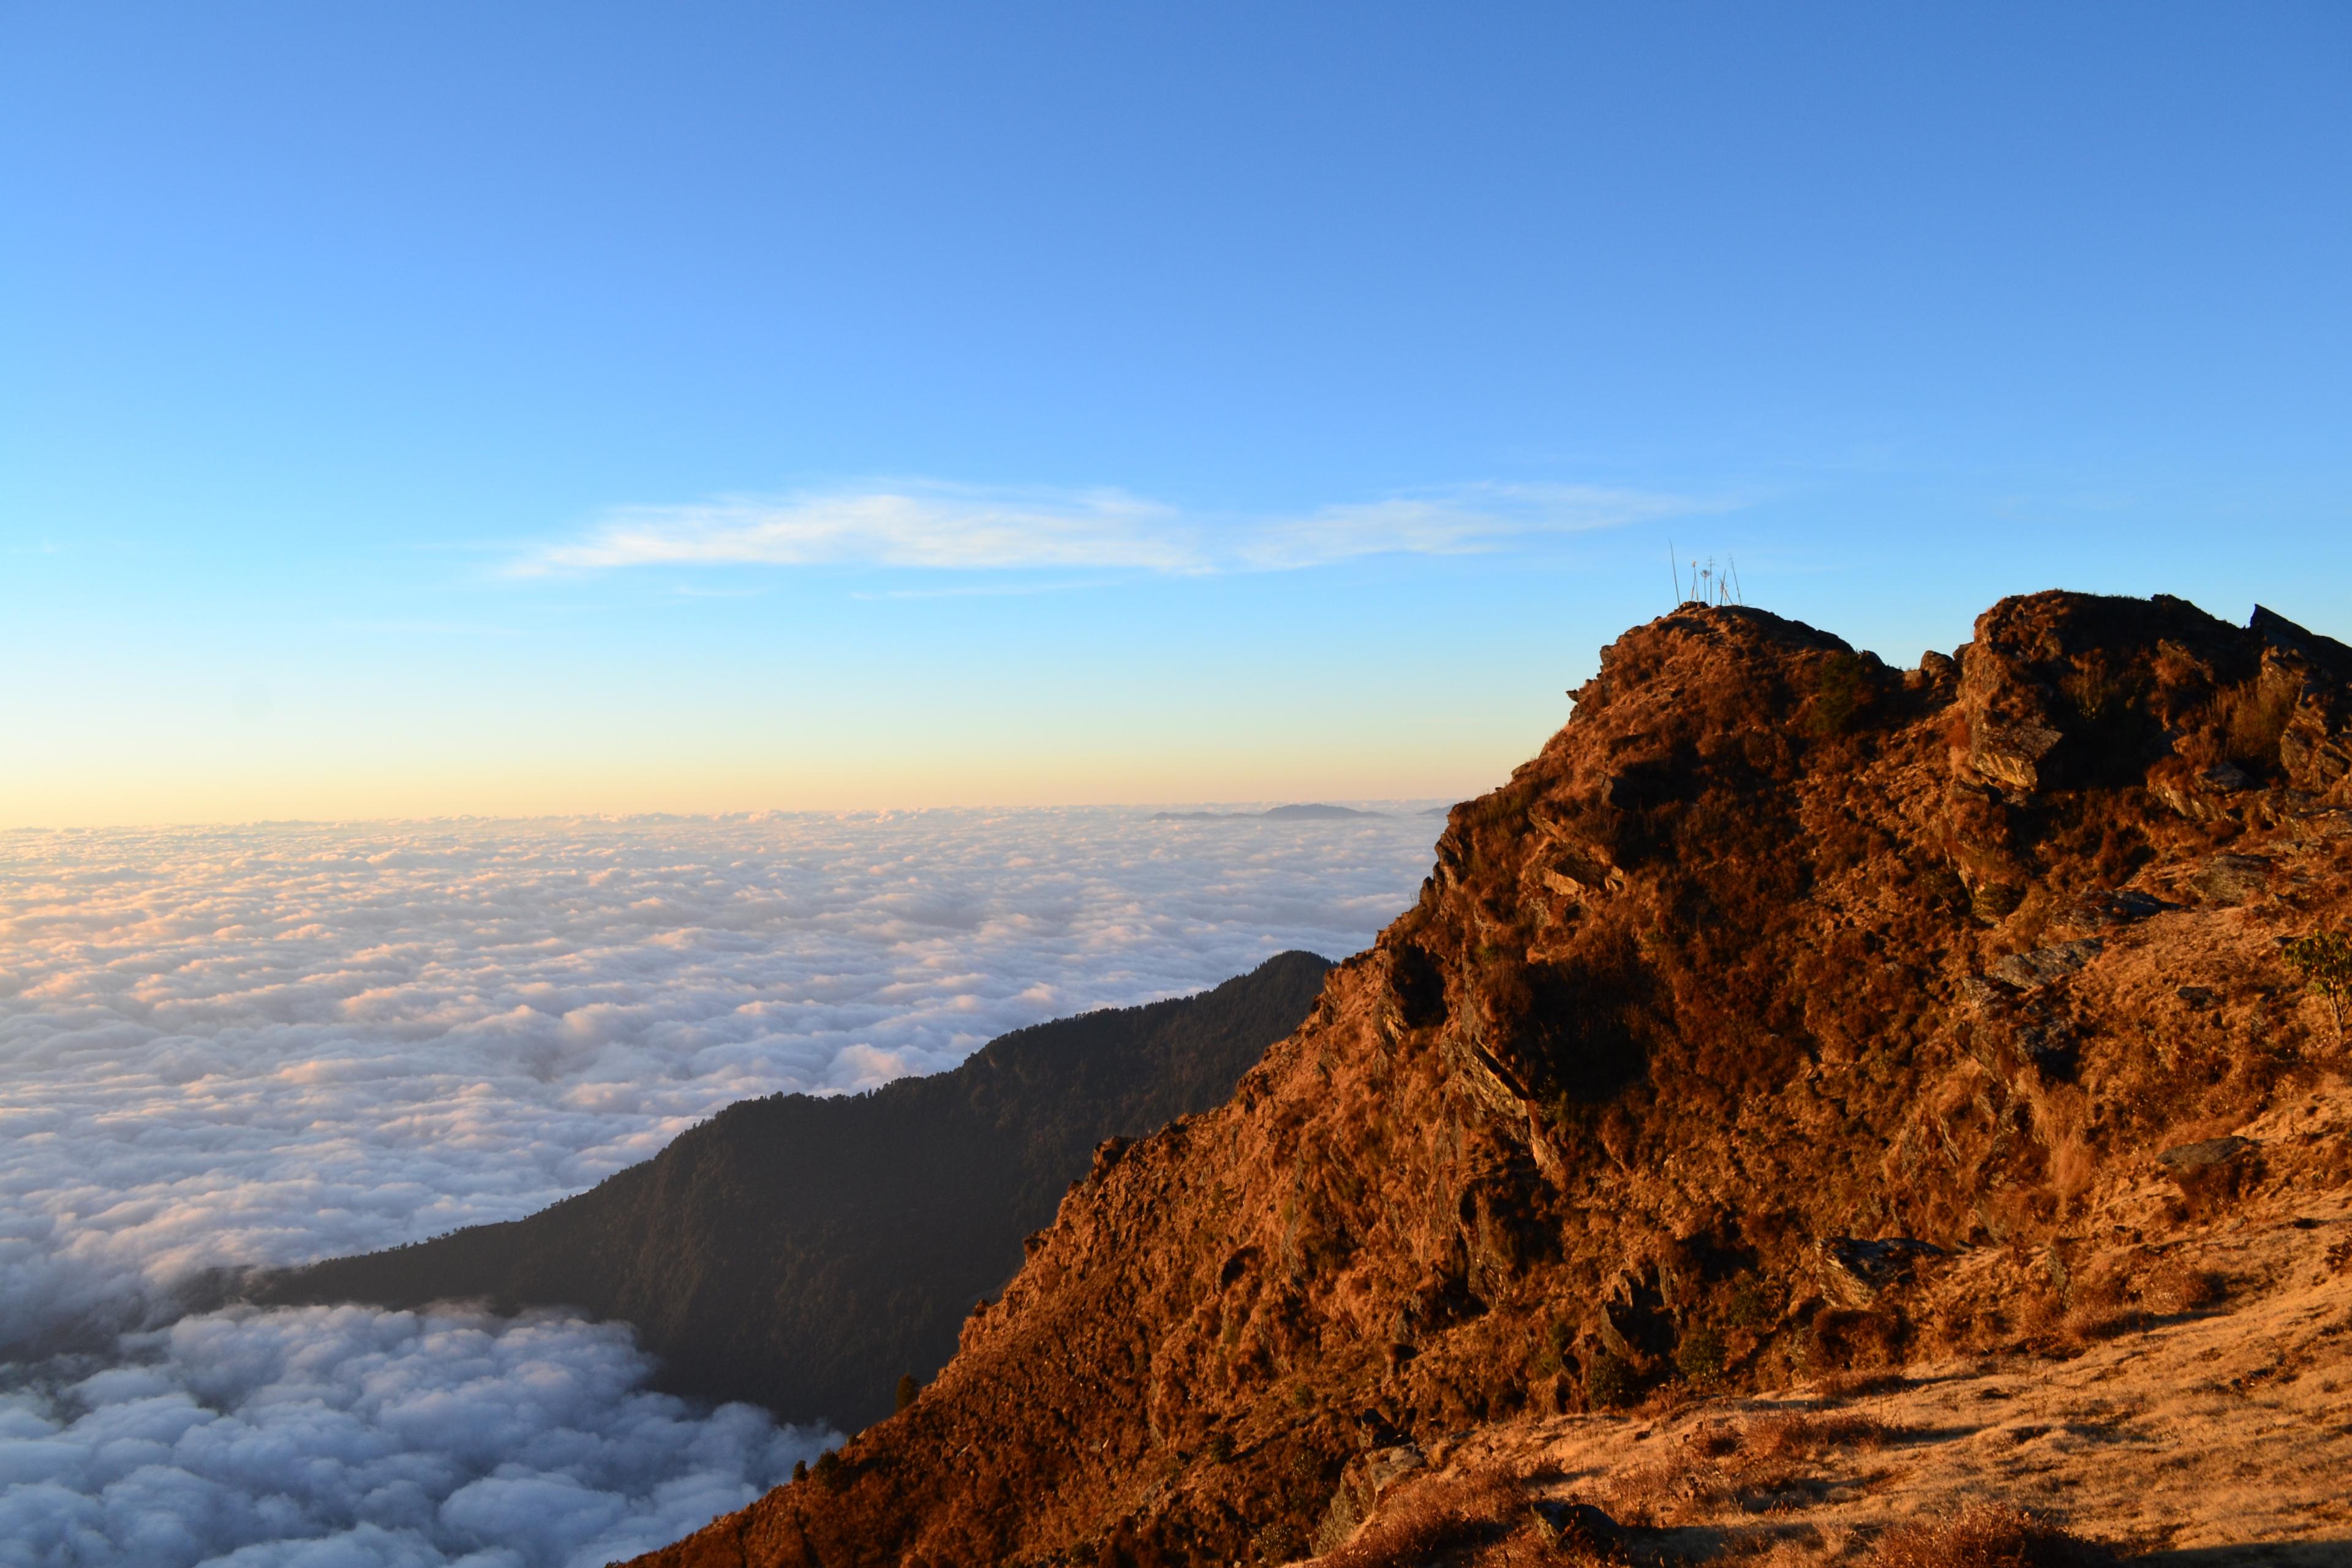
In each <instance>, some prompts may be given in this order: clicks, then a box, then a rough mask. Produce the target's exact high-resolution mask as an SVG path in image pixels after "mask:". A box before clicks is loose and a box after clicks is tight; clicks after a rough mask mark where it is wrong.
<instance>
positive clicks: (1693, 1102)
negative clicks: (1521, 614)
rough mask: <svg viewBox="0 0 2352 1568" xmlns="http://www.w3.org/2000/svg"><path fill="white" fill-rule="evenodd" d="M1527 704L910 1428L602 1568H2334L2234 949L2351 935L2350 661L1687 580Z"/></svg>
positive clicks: (2284, 1146) (2320, 1451) (2322, 1222)
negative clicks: (1905, 624)
mask: <svg viewBox="0 0 2352 1568" xmlns="http://www.w3.org/2000/svg"><path fill="white" fill-rule="evenodd" d="M1575 696H1576V707H1575V712H1574V716H1573V718H1572V719H1571V720H1570V722H1569V723H1568V724H1567V725H1566V726H1565V727H1564V728H1563V729H1562V730H1561V731H1559V733H1558V734H1557V735H1556V736H1554V737H1553V738H1552V740H1551V741H1550V742H1549V744H1547V745H1546V746H1545V747H1544V749H1543V751H1542V752H1541V753H1540V754H1539V755H1538V756H1537V757H1536V758H1535V759H1534V760H1533V761H1532V762H1529V763H1527V764H1526V765H1525V766H1523V767H1521V768H1520V769H1518V771H1517V773H1514V774H1513V776H1512V778H1511V780H1510V782H1509V783H1508V784H1506V785H1504V786H1503V787H1502V788H1500V789H1497V790H1496V791H1495V792H1494V793H1492V794H1491V795H1486V796H1484V797H1482V798H1480V799H1477V800H1474V801H1470V802H1467V803H1465V804H1464V805H1459V806H1457V807H1455V808H1454V811H1453V813H1452V815H1451V817H1450V818H1449V820H1448V821H1447V824H1446V826H1445V829H1444V835H1443V837H1441V838H1440V840H1439V842H1438V846H1437V851H1436V865H1435V868H1434V869H1433V873H1432V875H1431V876H1430V878H1429V879H1428V881H1427V882H1426V883H1425V884H1424V886H1423V889H1422V893H1421V897H1420V900H1419V901H1418V902H1417V903H1416V904H1415V905H1414V906H1413V908H1412V909H1411V910H1408V911H1407V912H1406V913H1405V914H1403V915H1402V917H1400V918H1399V919H1398V920H1397V921H1395V922H1394V923H1393V924H1392V925H1391V927H1390V928H1389V929H1388V930H1387V931H1385V932H1384V933H1383V934H1382V935H1381V938H1380V940H1379V942H1377V943H1376V944H1375V945H1374V946H1373V947H1372V948H1371V949H1370V951H1368V952H1363V953H1360V954H1359V955H1357V956H1356V957H1354V958H1353V959H1351V960H1349V961H1348V962H1347V963H1345V964H1343V965H1341V966H1340V967H1339V969H1337V970H1335V971H1333V972H1332V973H1331V975H1330V976H1329V978H1328V981H1327V983H1326V984H1325V985H1324V988H1323V990H1322V993H1321V995H1320V998H1319V1000H1318V1002H1317V1004H1316V1005H1315V1006H1314V1009H1313V1010H1312V1012H1311V1013H1310V1014H1309V1016H1308V1017H1307V1022H1306V1023H1305V1024H1304V1025H1302V1026H1300V1027H1299V1028H1298V1029H1297V1031H1296V1032H1294V1033H1293V1034H1291V1035H1290V1036H1289V1037H1287V1038H1286V1039H1285V1040H1283V1041H1282V1042H1281V1043H1279V1044H1278V1045H1276V1047H1274V1048H1273V1049H1272V1050H1271V1051H1269V1052H1268V1053H1267V1054H1266V1057H1265V1060H1264V1061H1263V1062H1262V1063H1261V1064H1260V1065H1259V1066H1257V1067H1255V1068H1253V1069H1252V1070H1251V1071H1250V1072H1249V1073H1248V1074H1246V1075H1245V1076H1244V1078H1243V1079H1242V1080H1241V1083H1240V1086H1239V1088H1238V1089H1237V1090H1236V1091H1235V1092H1234V1095H1233V1097H1232V1099H1231V1100H1229V1101H1227V1102H1226V1103H1225V1104H1223V1106H1221V1107H1219V1108H1217V1109H1215V1110H1209V1111H1206V1112H1204V1113H1201V1114H1197V1115H1192V1116H1187V1117H1183V1118H1181V1119H1180V1120H1178V1121H1175V1122H1173V1123H1172V1124H1171V1125H1170V1126H1168V1127H1167V1128H1166V1129H1165V1130H1163V1131H1160V1132H1159V1133H1157V1134H1155V1135H1153V1136H1150V1137H1148V1138H1144V1139H1142V1140H1140V1141H1138V1142H1132V1143H1124V1142H1117V1141H1114V1142H1109V1143H1106V1144H1105V1145H1104V1146H1103V1147H1102V1148H1101V1149H1100V1150H1099V1151H1098V1152H1097V1157H1096V1159H1095V1161H1094V1163H1093V1168H1092V1170H1091V1172H1090V1173H1088V1174H1087V1175H1086V1176H1085V1177H1084V1178H1083V1179H1082V1180H1080V1181H1079V1182H1077V1183H1076V1184H1074V1185H1073V1186H1072V1187H1071V1189H1070V1191H1069V1193H1068V1194H1067V1196H1066V1197H1065V1198H1064V1199H1063V1201H1062V1203H1061V1205H1060V1209H1059V1213H1058V1215H1056V1217H1055V1220H1054V1222H1053V1223H1052V1224H1051V1225H1050V1226H1048V1227H1047V1228H1045V1229H1044V1230H1042V1231H1040V1232H1038V1233H1037V1234H1035V1235H1034V1236H1032V1237H1029V1239H1028V1242H1027V1244H1026V1259H1025V1263H1024V1266H1023V1268H1021V1270H1020V1272H1019V1274H1018V1275H1017V1276H1016V1277H1015V1278H1014V1279H1013V1282H1012V1284H1011V1285H1010V1287H1009V1288H1008V1289H1006V1290H1005V1292H1004V1294H1003V1297H1002V1299H1000V1300H995V1301H992V1302H986V1303H983V1304H982V1306H980V1307H978V1308H976V1309H975V1310H973V1311H972V1313H971V1317H970V1318H969V1319H968V1320H967V1321H965V1323H964V1325H963V1328H962V1331H961V1343H960V1348H959V1349H958V1351H957V1353H956V1354H955V1356H954V1358H953V1360H952V1361H950V1363H949V1364H948V1365H947V1366H946V1368H945V1369H944V1371H942V1372H941V1373H940V1375H939V1377H938V1378H937V1379H936V1381H934V1382H933V1383H931V1384H929V1386H928V1387H926V1388H924V1389H923V1390H922V1392H921V1394H920V1396H919V1398H917V1399H916V1400H915V1401H914V1402H913V1403H912V1405H909V1406H908V1408H906V1409H905V1410H903V1411H900V1412H899V1413H898V1414H897V1415H893V1416H891V1417H890V1418H888V1419H887V1420H884V1421H881V1422H879V1423H878V1424H877V1425H875V1426H870V1427H868V1428H867V1429H866V1431H864V1432H863V1433H861V1434H860V1435H859V1436H856V1438H854V1439H852V1440H851V1441H850V1442H849V1443H848V1444H847V1445H846V1446H845V1447H844V1448H843V1449H842V1450H841V1451H840V1452H839V1453H838V1454H837V1455H834V1456H829V1457H828V1458H827V1459H826V1460H825V1461H824V1463H822V1464H820V1465H818V1466H817V1467H815V1468H814V1470H813V1471H812V1472H811V1473H810V1474H809V1476H808V1477H807V1478H806V1479H802V1480H799V1481H796V1482H794V1483H793V1484H792V1485H790V1486H787V1487H784V1488H781V1489H778V1490H776V1491H773V1492H772V1493H770V1494H769V1495H767V1496H766V1497H763V1498H761V1499H760V1500H758V1501H756V1502H755V1503H753V1504H752V1505H751V1507H749V1508H747V1509H745V1510H742V1511H740V1512H739V1513H736V1514H732V1515H729V1516H727V1517H724V1518H721V1519H719V1520H717V1521H714V1522H713V1523H712V1524H711V1525H710V1526H709V1528H708V1529H706V1530H704V1531H700V1532H699V1533H698V1534H696V1535H694V1536H692V1537H689V1538H688V1539H687V1540H685V1541H683V1542H678V1543H677V1544H676V1545H674V1546H671V1547H669V1548H667V1549H666V1550H665V1551H663V1552H658V1553H656V1554H655V1555H654V1556H652V1557H650V1558H647V1559H645V1560H644V1561H645V1562H647V1563H662V1564H670V1565H676V1568H688V1565H693V1568H704V1565H712V1568H719V1565H723V1568H739V1565H759V1568H766V1565H770V1564H778V1565H782V1564H793V1565H800V1564H819V1563H822V1564H826V1565H828V1568H835V1565H845V1564H863V1563H873V1564H884V1563H887V1564H904V1565H913V1564H929V1565H934V1568H937V1565H945V1564H964V1563H975V1564H976V1563H1040V1564H1042V1563H1087V1564H1097V1563H1099V1564H1120V1563H1136V1564H1142V1563H1236V1562H1244V1563H1282V1562H1289V1561H1294V1560H1297V1559H1302V1558H1307V1557H1311V1556H1315V1555H1317V1554H1318V1553H1319V1554H1323V1555H1324V1556H1325V1557H1326V1558H1327V1559H1328V1561H1329V1562H1331V1563H1335V1564H1339V1563H1347V1564H1370V1563H1400V1564H1402V1563H1424V1562H1437V1561H1460V1562H1471V1561H1480V1562H1493V1563H1503V1562H1511V1563H1523V1564H1524V1563H1549V1562H1568V1561H1579V1562H1585V1561H1604V1560H1605V1561H1617V1562H1625V1561H1664V1560H1673V1559H1675V1558H1683V1559H1689V1560H1702V1559H1718V1560H1721V1559H1737V1558H1738V1557H1740V1556H1742V1555H1755V1556H1765V1555H1769V1556H1771V1557H1773V1558H1774V1560H1776V1561H1813V1560H1828V1559H1840V1558H1852V1559H1855V1560H1861V1559H1863V1558H1865V1557H1868V1556H1870V1555H1872V1554H1875V1555H1876V1556H1877V1558H1878V1560H1880V1561H1882V1562H1885V1563H1923V1564H1924V1563H1959V1562H1975V1561H1983V1562H1987V1563H1991V1562H2012V1561H2013V1562H2019V1563H2027V1562H2032V1563H2042V1562H2049V1563H2055V1562H2061V1561H2065V1562H2074V1561H2091V1560H2095V1559H2096V1558H2098V1557H2099V1556H2101V1555H2103V1554H2108V1555H2111V1554H2113V1553H2115V1552H2142V1551H2149V1550H2155V1549H2157V1548H2160V1547H2168V1548H2190V1547H2206V1548H2210V1549H2212V1550H2211V1552H2209V1553H2207V1554H2202V1555H2199V1556H2198V1557H2196V1559H2195V1561H2197V1562H2199V1563H2221V1562H2224V1561H2229V1560H2231V1559H2230V1557H2229V1551H2230V1550H2231V1549H2233V1548H2234V1547H2237V1546H2241V1545H2243V1544H2245V1543H2247V1542H2257V1541H2260V1542H2326V1541H2334V1542H2339V1543H2340V1542H2344V1541H2346V1540H2347V1539H2352V1509H2347V1505H2346V1503H2345V1500H2344V1488H2343V1486H2342V1477H2343V1475H2344V1474H2345V1473H2347V1470H2346V1468H2345V1466H2346V1465H2347V1463H2352V1436H2347V1433H2352V1428H2347V1426H2346V1424H2345V1422H2344V1410H2345V1408H2346V1405H2345V1404H2344V1400H2345V1399H2347V1398H2352V1394H2334V1392H2333V1391H2335V1390H2336V1388H2337V1387H2338V1384H2337V1383H2336V1381H2334V1380H2335V1379H2336V1377H2338V1376H2341V1377H2342V1378H2343V1379H2344V1380H2345V1382H2344V1386H2347V1387H2352V1366H2347V1361H2352V1345H2347V1340H2352V1203H2347V1199H2348V1198H2352V1192H2348V1191H2347V1184H2352V1141H2347V1129H2352V1093H2348V1092H2347V1083H2346V1069H2347V1053H2346V1049H2345V1047H2344V1045H2343V1043H2342V1041H2341V1040H2340V1038H2339V1037H2338V1036H2337V1034H2336V1029H2335V1027H2334V1025H2333V1021H2332V1016H2331V1012H2330V1008H2329V1004H2328V999H2327V998H2326V996H2325V995H2323V994H2316V993H2315V992H2314V991H2313V990H2312V989H2311V988H2310V986H2309V985H2307V984H2306V977H2307V973H2315V971H2312V970H2311V969H2310V964H2309V963H2308V962H2306V960H2307V959H2308V955H2309V954H2310V953H2311V952H2313V951H2315V950H2314V949H2312V948H2311V947H2309V946H2308V945H2306V946H2303V947H2291V946H2289V945H2288V944H2289V943H2290V942H2294V941H2295V940H2296V939H2303V938H2308V937H2310V936H2313V935H2315V934H2317V935H2322V936H2325V935H2326V934H2327V933H2330V932H2336V931H2342V930H2344V929H2345V922H2346V917H2347V914H2352V784H2347V774H2352V736H2347V723H2352V648H2347V647H2344V646H2343V645H2342V644H2340V643H2336V642H2334V641H2332V640H2330V639H2328V638H2326V637H2320V636H2317V635H2315V634H2313V633H2311V632H2308V631H2306V630H2305V629H2303V628H2301V627H2298V626H2294V625H2292V624H2291V623H2289V622H2286V621H2284V620H2283V619H2281V618H2279V617H2277V616H2273V615H2270V614H2269V613H2267V612H2263V611H2257V612H2256V613H2255V615H2254V617H2253V620H2252V624H2251V625H2250V626H2245V627H2240V626H2231V625H2229V624H2225V623H2223V622H2221V621H2219V620H2217V619H2215V618H2213V617H2212V616H2208V615H2206V614H2204V613H2202V612H2201V611H2200V610H2198V609H2197V608H2195V607H2194V606H2192V605H2189V604H2187V603H2185V602H2183V601H2181V600H2179V599H2173V598H2165V597H2158V598H2156V599H2153V600H2133V599H2115V598H2098V597H2091V596H2086V595H2074V594H2063V593H2048V594H2039V595H2032V596H2029V597H2023V598H2016V599H2010V600H2005V601H2003V602H2002V603H2000V604H1999V605H1995V606H1994V607H1993V608H1992V609H1991V610H1990V611H1989V612H1988V613H1987V614H1986V615H1984V616H1982V617H1981V618H1980V619H1979V622H1978V624H1977V626H1976V634H1975V637H1974V639H1973V640H1972V641H1971V642H1969V644H1968V645H1966V646H1965V647H1961V648H1960V649H1958V651H1957V652H1956V653H1954V654H1951V655H1949V656H1946V655H1943V654H1936V653H1931V654H1928V655H1927V656H1926V657H1924V658H1922V659H1921V660H1920V663H1919V665H1918V667H1917V668H1914V669H1908V670H1898V669H1895V668H1890V667H1889V666H1887V665H1885V664H1884V663H1882V662H1881V661H1880V660H1879V659H1877V658H1874V657H1873V656H1872V655H1869V654H1866V653H1857V652H1855V651H1854V650H1853V648H1851V647H1848V646H1847V645H1846V644H1845V643H1843V642H1842V641H1841V640H1839V639H1838V638H1837V637H1832V636H1830V635H1828V634H1826V633H1823V632H1820V631H1816V630H1814V629H1812V628H1811V627H1809V626H1801V625H1799V624H1796V623H1794V622H1791V621H1788V620H1785V619H1781V618H1780V617H1778V616H1771V615H1768V614H1764V613H1762V612H1759V611H1757V610H1752V609H1744V608H1727V607H1699V606H1696V605H1686V606H1685V607H1684V608H1682V609H1680V610H1678V611H1676V612H1675V613H1674V614H1672V615H1670V616H1665V617H1664V618H1663V619H1660V620H1658V621H1655V622H1654V623H1652V624H1650V625H1648V626H1642V627H1639V628H1637V629H1635V630H1633V631H1631V632H1628V633H1627V634H1626V635H1625V636H1624V637H1622V638H1620V639H1619V640H1618V641H1617V643H1616V644H1615V645H1614V646H1612V647H1610V648H1609V649H1607V650H1606V652H1605V653H1604V654H1603V656H1602V658H1601V669H1600V673H1599V675H1598V676H1596V677H1595V678H1594V679H1592V680H1591V682H1590V683H1589V684H1587V685H1586V686H1585V687H1584V688H1583V689H1580V691H1578V692H1577V693H1576V694H1575ZM2298 963H2303V967H2302V968H2298V967H2297V964H2298ZM1970 1531H1974V1532H1975V1534H1974V1535H1973V1536H1971V1535H1969V1532H1970ZM1938 1532H1941V1533H1940V1534H1939V1533H1938ZM1961 1537H1968V1538H1969V1539H1971V1540H1976V1539H1979V1538H1981V1540H1982V1541H1991V1542H1994V1543H1995V1546H1996V1547H1998V1546H1999V1545H2000V1542H2003V1541H2006V1542H2009V1543H2010V1545H2009V1546H2007V1547H2000V1550H2006V1551H2010V1552H2011V1555H2009V1556H2006V1557H2003V1556H1998V1555H1990V1556H1988V1555H1983V1554H1982V1553H1979V1556H1978V1557H1968V1556H1966V1555H1965V1554H1964V1553H1960V1552H1959V1548H1958V1547H1954V1546H1952V1545H1951V1542H1953V1541H1957V1540H1959V1539H1960V1538H1961ZM1937 1542H1944V1544H1943V1545H1941V1546H1938V1545H1937ZM2020 1542H2022V1543H2023V1544H2018V1543H2020ZM2100 1542H2105V1545H2102V1544H2100ZM2037 1543H2038V1544H2037ZM1979 1544H1981V1542H1979ZM2338 1549H2339V1550H2340V1547H2339V1548H2338ZM1971 1550H1973V1548H1971ZM1985 1550H1986V1551H1992V1550H1994V1548H1993V1547H1987V1548H1986V1549H1985ZM1938 1552H1941V1553H1942V1554H1941V1555H1937V1553H1938ZM2035 1552H2041V1553H2042V1555H2038V1556H2037V1555H2034V1553H2035ZM1906 1553H1907V1555H1906ZM2069 1553H2071V1554H2072V1555H2069ZM2183 1560H2184V1561H2186V1560H2187V1559H2183ZM2322 1560H2323V1559H2322V1558H2318V1557H2314V1558H2311V1559H2310V1561H2314V1562H2317V1561H2322ZM2328 1560H2340V1559H2328Z"/></svg>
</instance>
